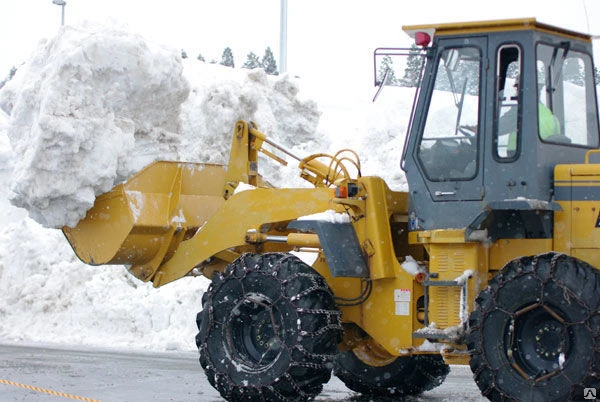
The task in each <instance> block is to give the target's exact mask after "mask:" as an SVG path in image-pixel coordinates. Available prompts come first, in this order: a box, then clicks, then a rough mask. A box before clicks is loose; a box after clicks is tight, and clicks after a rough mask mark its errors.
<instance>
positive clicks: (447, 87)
mask: <svg viewBox="0 0 600 402" xmlns="http://www.w3.org/2000/svg"><path fill="white" fill-rule="evenodd" d="M480 71H481V52H480V50H479V48H477V47H469V46H467V47H457V48H447V49H445V50H444V51H443V52H442V53H441V57H440V58H439V59H438V60H437V69H436V76H435V83H434V88H433V91H432V95H431V100H430V103H429V108H428V112H427V120H426V122H425V128H424V130H423V135H422V137H421V139H420V143H419V147H418V148H417V157H418V160H419V162H420V164H421V167H422V169H423V170H424V172H425V175H426V176H427V178H428V179H429V180H432V181H446V180H469V179H471V178H473V177H475V175H476V173H477V160H478V158H477V152H478V150H477V143H478V141H477V131H478V130H477V128H478V124H479V120H478V116H479V112H478V109H479V94H480V79H479V78H480Z"/></svg>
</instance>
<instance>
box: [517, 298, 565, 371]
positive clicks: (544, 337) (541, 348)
mask: <svg viewBox="0 0 600 402" xmlns="http://www.w3.org/2000/svg"><path fill="white" fill-rule="evenodd" d="M508 343H509V349H508V357H509V360H511V363H512V365H513V367H514V368H515V369H516V370H517V371H518V372H519V374H521V376H523V377H524V378H525V379H528V380H534V381H541V380H543V379H546V378H548V377H551V376H553V375H555V374H557V373H558V372H560V370H562V367H563V364H564V362H565V360H566V358H567V357H568V355H569V351H570V345H571V344H572V342H571V340H570V335H569V331H568V326H567V324H566V323H565V321H564V320H563V319H562V318H561V315H560V314H559V313H558V312H557V311H556V310H554V309H553V308H552V307H550V306H548V305H531V306H528V307H526V308H523V309H521V310H519V311H517V312H516V313H515V315H514V316H513V320H512V322H511V325H510V326H509V329H508Z"/></svg>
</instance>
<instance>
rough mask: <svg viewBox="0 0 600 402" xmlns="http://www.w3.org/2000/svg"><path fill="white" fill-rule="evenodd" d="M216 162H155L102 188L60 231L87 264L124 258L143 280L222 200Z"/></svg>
mask: <svg viewBox="0 0 600 402" xmlns="http://www.w3.org/2000/svg"><path fill="white" fill-rule="evenodd" d="M225 173H226V172H225V168H224V166H221V165H211V164H198V163H179V162H155V163H153V164H151V165H149V166H147V167H146V168H144V169H143V170H141V171H140V172H138V173H137V174H135V175H134V176H132V177H131V178H130V179H129V180H127V181H126V182H124V183H122V184H119V185H117V186H116V187H115V188H113V189H112V190H111V191H109V192H108V193H105V194H102V195H100V196H99V197H97V199H96V202H95V204H94V206H93V207H92V208H91V209H90V210H89V211H88V212H87V215H86V217H85V218H84V219H82V220H81V221H79V222H78V224H77V226H75V227H74V228H71V227H64V228H63V232H64V234H65V236H66V237H67V239H68V240H69V243H70V244H71V246H72V247H73V250H74V251H75V253H76V254H77V256H78V257H79V258H80V259H81V260H82V261H83V262H85V263H87V264H91V265H102V264H126V265H131V266H138V267H143V269H142V271H143V272H141V271H140V272H134V274H135V275H136V276H138V277H140V279H144V280H148V279H150V277H151V275H152V274H153V273H154V271H155V270H156V268H157V267H158V266H159V265H160V263H161V262H162V261H163V260H164V258H165V256H167V255H168V253H169V252H170V251H171V252H172V251H173V249H174V248H176V246H177V244H178V243H179V242H180V241H181V240H183V239H185V238H186V237H190V236H192V235H193V234H194V233H195V232H196V230H197V229H198V228H199V227H201V226H202V225H203V224H204V223H205V222H206V221H207V220H208V219H209V218H210V217H211V216H212V215H213V214H214V213H215V211H216V210H217V209H218V208H219V207H220V206H221V205H222V204H223V203H224V202H225V200H224V198H223V188H224V184H225Z"/></svg>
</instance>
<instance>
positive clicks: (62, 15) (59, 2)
mask: <svg viewBox="0 0 600 402" xmlns="http://www.w3.org/2000/svg"><path fill="white" fill-rule="evenodd" d="M52 4H56V5H57V6H60V8H61V9H60V25H61V26H63V25H65V6H66V5H67V2H66V1H65V0H52Z"/></svg>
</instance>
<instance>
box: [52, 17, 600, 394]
mask: <svg viewBox="0 0 600 402" xmlns="http://www.w3.org/2000/svg"><path fill="white" fill-rule="evenodd" d="M404 30H405V32H407V33H408V34H409V35H410V36H411V37H413V38H414V39H415V46H413V47H412V48H411V49H387V48H381V49H377V50H376V51H375V54H374V59H375V66H376V68H375V71H376V73H377V71H378V67H380V65H379V63H380V62H381V61H382V60H389V59H388V57H392V56H394V57H395V56H397V55H407V56H408V57H409V58H410V59H411V63H410V64H411V66H413V67H415V68H414V70H412V71H413V72H412V73H411V75H410V78H411V79H410V80H408V79H405V80H404V83H403V85H409V86H414V89H415V101H414V106H413V110H412V112H411V114H410V121H409V124H408V127H409V128H408V133H407V136H406V140H405V145H404V152H403V155H402V156H401V167H402V169H403V170H404V171H405V173H406V177H407V181H408V186H409V189H408V191H392V190H390V188H389V187H388V186H387V185H386V183H385V182H384V180H382V179H381V178H379V177H376V176H362V172H361V167H360V162H359V160H358V157H357V156H356V154H355V153H353V152H351V151H347V150H346V151H343V152H340V153H338V154H335V155H325V154H316V155H312V156H310V157H307V158H304V159H301V158H298V157H296V156H295V155H293V154H292V153H291V152H290V151H288V150H285V149H284V148H283V147H280V146H278V145H277V144H275V143H273V142H272V141H271V140H269V139H268V138H267V137H266V136H265V135H264V134H263V133H261V132H260V131H259V130H258V127H257V126H256V125H255V124H253V123H247V122H243V121H240V122H238V123H237V124H236V125H235V127H234V132H233V140H232V147H231V155H230V160H229V164H228V165H227V166H219V165H209V164H200V163H177V162H156V163H154V164H152V165H150V166H148V167H147V168H145V169H144V170H142V171H141V172H139V173H138V174H136V175H135V176H133V177H131V178H130V179H129V180H127V181H126V182H125V183H123V184H120V185H118V186H117V187H115V188H114V189H113V190H112V191H110V192H109V193H107V194H104V195H102V196H100V197H98V198H97V200H96V203H95V206H94V207H93V208H92V209H91V210H90V211H89V212H88V214H87V216H86V218H85V219H83V220H81V221H80V222H79V224H78V225H77V226H76V227H74V228H70V227H65V228H64V229H63V231H64V233H65V235H66V237H67V239H68V240H69V242H70V243H71V245H72V247H73V249H74V251H75V252H76V254H77V255H78V256H79V258H81V259H82V260H83V261H84V262H86V263H89V264H95V265H101V264H126V265H127V266H129V267H130V268H129V270H130V272H131V273H132V274H133V275H135V276H136V277H137V278H139V279H141V280H143V281H152V282H153V284H154V285H155V286H162V285H164V284H167V283H169V282H171V281H174V280H177V279H178V278H181V277H183V276H186V275H204V276H206V277H208V278H210V279H211V280H212V283H211V285H210V287H209V289H208V290H207V291H206V293H205V294H204V295H203V297H202V311H201V312H200V313H199V314H198V318H197V325H198V329H199V332H198V335H197V337H196V342H197V345H198V349H199V353H200V363H201V365H202V367H203V368H204V370H205V372H206V375H207V378H208V380H209V381H210V383H211V384H212V385H213V386H214V387H215V388H216V389H217V390H218V391H219V392H220V393H221V395H222V396H223V397H224V398H225V399H227V400H252V401H254V400H256V401H261V400H264V401H276V400H286V401H287V400H297V401H306V400H310V399H312V398H314V397H316V396H317V395H318V394H319V393H320V392H321V390H322V384H324V383H325V382H327V381H328V380H329V378H330V375H331V373H333V374H334V375H336V376H338V377H339V378H340V379H341V380H342V381H343V382H344V383H345V384H346V385H347V386H348V387H349V388H350V389H352V390H354V391H356V392H359V393H361V394H364V395H367V396H374V397H377V396H385V397H397V398H402V397H405V396H408V395H417V394H420V393H422V392H424V391H426V390H429V389H431V388H433V387H436V386H438V385H440V384H441V383H442V382H443V380H444V378H445V377H446V375H447V373H448V372H449V364H470V366H471V369H472V371H473V374H474V379H475V382H476V383H477V385H478V386H479V388H480V389H481V392H482V394H483V395H484V396H485V397H487V398H489V399H490V400H492V401H509V400H515V401H567V400H583V399H585V398H587V399H589V398H590V397H591V395H592V392H595V391H596V390H597V389H600V312H599V310H600V274H599V272H598V269H597V267H600V252H599V248H600V163H598V161H597V160H598V159H600V155H599V154H600V147H599V145H600V143H599V139H600V135H599V130H598V106H597V99H596V81H595V69H594V66H593V61H592V44H591V37H590V36H589V35H585V34H581V33H577V32H572V31H569V30H565V29H561V28H557V27H554V26H550V25H547V24H544V23H540V22H538V21H536V20H535V19H517V20H501V21H482V22H468V23H460V24H435V25H418V26H407V27H404ZM415 61H416V63H415ZM382 71H383V75H381V74H376V75H377V77H376V78H377V80H378V81H381V84H385V83H388V84H389V83H393V80H392V79H391V77H392V75H391V74H389V64H388V67H386V68H384V69H382V68H379V72H382ZM405 78H406V77H405ZM386 90H391V89H386ZM259 153H264V154H266V155H268V156H269V157H272V158H274V159H275V160H278V161H280V162H282V163H285V160H284V159H283V157H282V154H286V155H287V156H286V158H287V157H291V158H295V159H297V161H298V166H299V171H300V175H301V177H303V178H304V179H306V180H307V181H308V182H310V183H311V184H312V186H313V187H312V188H273V187H272V186H271V185H269V183H268V182H267V181H266V180H264V179H263V178H262V176H261V175H259V173H258V165H257V164H258V154H259ZM398 157H399V159H400V155H398ZM390 164H391V165H392V166H393V161H390ZM242 190H245V191H242ZM296 252H300V253H299V254H298V253H296ZM298 256H301V257H302V258H299V257H298ZM307 256H308V257H307ZM306 261H311V262H306Z"/></svg>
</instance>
